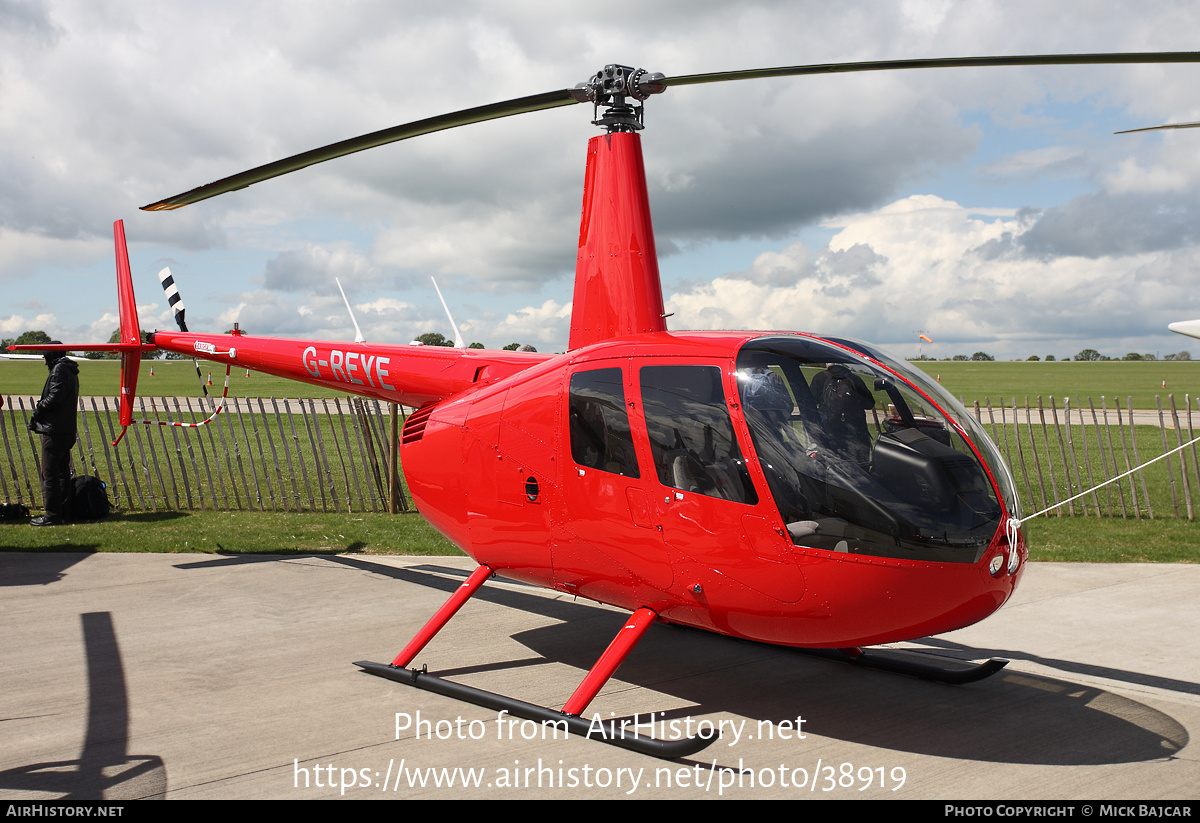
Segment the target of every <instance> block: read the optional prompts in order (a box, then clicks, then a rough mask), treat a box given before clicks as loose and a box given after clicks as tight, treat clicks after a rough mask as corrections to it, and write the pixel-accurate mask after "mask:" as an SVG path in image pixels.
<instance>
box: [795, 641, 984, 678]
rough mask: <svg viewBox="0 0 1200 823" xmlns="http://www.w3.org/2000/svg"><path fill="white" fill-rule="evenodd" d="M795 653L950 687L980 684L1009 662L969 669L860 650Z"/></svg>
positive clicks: (974, 664) (968, 667) (980, 665)
mask: <svg viewBox="0 0 1200 823" xmlns="http://www.w3.org/2000/svg"><path fill="white" fill-rule="evenodd" d="M797 651H801V652H804V653H805V654H811V655H815V656H817V657H823V658H825V659H827V660H836V661H837V662H839V663H849V664H851V665H853V666H859V667H861V668H864V669H878V670H879V671H884V672H892V673H894V674H906V675H908V676H909V677H918V678H920V679H921V680H932V681H934V682H937V683H949V684H950V685H952V686H961V685H963V684H964V683H974V682H976V681H977V680H983V679H984V678H985V677H991V676H992V675H993V674H995V673H996V672H998V671H1000V670H1001V669H1003V668H1004V667H1005V666H1007V665H1008V661H1007V660H1005V659H1004V658H1002V657H993V658H992V659H991V660H988V661H986V662H983V663H973V664H970V665H968V666H954V667H952V668H951V667H948V666H939V665H936V664H934V663H925V662H920V661H917V660H901V659H899V658H896V657H889V656H884V655H881V654H879V653H878V652H867V651H865V650H863V649H860V648H848V649H797Z"/></svg>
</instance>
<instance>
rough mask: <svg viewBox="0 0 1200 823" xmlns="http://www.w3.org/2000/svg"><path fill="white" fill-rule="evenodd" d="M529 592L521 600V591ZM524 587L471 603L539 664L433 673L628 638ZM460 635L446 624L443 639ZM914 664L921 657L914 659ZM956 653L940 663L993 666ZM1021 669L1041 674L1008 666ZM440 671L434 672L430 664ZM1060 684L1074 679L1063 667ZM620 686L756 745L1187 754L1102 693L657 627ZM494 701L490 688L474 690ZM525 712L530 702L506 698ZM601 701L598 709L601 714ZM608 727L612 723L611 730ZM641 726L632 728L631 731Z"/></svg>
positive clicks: (986, 758)
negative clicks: (506, 614)
mask: <svg viewBox="0 0 1200 823" xmlns="http://www.w3.org/2000/svg"><path fill="white" fill-rule="evenodd" d="M337 561H338V562H344V563H348V564H350V565H355V566H360V567H362V568H364V569H369V570H371V571H373V572H376V573H379V574H384V575H388V576H391V577H394V578H395V579H398V580H403V581H406V582H409V583H415V584H417V585H421V586H427V587H432V588H436V589H440V590H443V591H445V592H447V593H449V592H451V591H453V590H454V589H455V588H457V586H458V585H459V582H460V581H461V579H462V578H464V577H465V576H466V575H467V574H468V573H469V572H468V571H464V570H462V569H456V568H452V567H446V566H439V565H436V564H424V565H420V566H410V567H407V568H402V569H396V568H390V567H382V566H378V565H376V564H373V563H370V562H369V561H361V560H358V559H357V558H337ZM522 589H525V590H524V591H523V590H522ZM537 591H540V590H538V589H536V588H535V587H526V586H524V585H523V584H515V585H513V584H511V583H510V582H509V581H504V584H503V585H499V586H497V585H493V584H488V585H485V586H484V587H483V588H482V589H481V590H480V591H479V592H478V593H477V594H476V595H475V598H476V599H480V600H484V601H487V602H490V603H495V604H499V605H503V606H506V607H510V608H514V609H520V610H522V611H526V612H530V613H534V614H537V615H541V616H544V617H547V618H551V619H553V620H555V621H561V622H557V624H556V625H552V626H542V627H538V628H535V629H530V630H528V631H522V632H518V633H517V634H514V635H513V636H512V637H513V639H514V640H516V641H518V642H519V643H521V644H522V645H523V646H525V647H526V648H528V649H529V650H530V651H531V652H533V653H534V654H535V655H536V656H535V657H530V658H524V659H519V660H508V661H501V662H497V663H494V664H488V665H477V666H470V667H463V668H445V669H438V670H435V669H433V668H432V667H431V668H430V672H431V673H432V674H437V675H438V676H439V677H455V676H459V677H461V676H466V675H476V674H481V673H486V672H489V671H502V670H507V669H512V668H519V667H526V666H528V667H533V666H539V665H544V664H546V663H562V664H565V665H567V666H571V667H574V668H577V669H579V670H581V675H580V677H581V679H582V672H584V671H587V670H588V669H590V668H591V666H592V665H593V664H594V663H595V662H596V660H597V659H599V657H600V655H601V654H603V652H604V650H605V649H606V648H607V647H608V644H609V643H610V642H611V640H612V638H613V637H614V636H615V635H616V634H617V632H619V631H620V628H621V626H622V625H624V622H625V620H626V615H624V614H623V613H619V612H613V611H611V610H609V609H606V608H604V607H601V606H596V605H592V604H590V603H586V602H581V601H573V600H568V599H566V598H547V597H544V596H542V595H540V594H535V593H534V592H537ZM446 630H447V631H453V630H454V625H453V623H451V625H450V626H449V627H447V629H446ZM907 653H912V652H907ZM990 654H991V652H989V651H981V650H971V649H968V648H967V647H965V646H953V653H950V654H946V655H945V656H942V657H940V658H939V662H941V661H945V662H947V663H951V664H952V663H953V662H954V660H955V659H958V658H961V657H967V658H974V659H979V658H986V657H988V656H989V655H990ZM1012 657H1013V658H1014V659H1029V660H1037V659H1038V658H1036V657H1034V656H1030V655H1024V656H1023V655H1021V654H1019V653H1018V654H1013V655H1012ZM431 662H432V661H431ZM1063 669H1064V670H1072V669H1071V664H1068V663H1064V664H1063ZM1074 670H1075V671H1079V672H1080V673H1087V674H1094V675H1098V676H1103V677H1108V678H1110V679H1116V680H1122V681H1126V682H1130V683H1142V684H1147V685H1157V686H1158V687H1160V688H1168V689H1175V690H1179V691H1185V692H1189V693H1193V690H1194V689H1195V684H1190V683H1179V682H1176V681H1166V682H1157V681H1164V680H1165V679H1163V678H1153V677H1150V676H1146V675H1141V674H1140V673H1137V672H1126V671H1119V670H1112V669H1107V668H1104V667H1096V666H1076V667H1075V669H1074ZM617 678H618V679H619V680H620V681H622V682H624V683H629V684H631V685H634V686H637V687H640V688H644V689H647V690H650V691H654V692H657V693H659V694H660V695H664V696H666V698H669V699H666V700H664V701H663V702H665V703H668V704H669V703H672V702H674V703H676V704H677V703H678V702H679V701H683V702H686V703H687V704H689V705H688V706H687V707H683V708H678V707H675V708H668V707H666V706H663V705H657V706H646V714H642V715H640V719H641V720H642V722H643V723H644V722H646V717H647V715H648V714H649V713H651V712H653V714H654V716H655V719H656V720H657V721H662V720H667V721H670V720H673V719H682V718H684V717H686V716H689V715H690V716H692V717H698V716H699V715H703V714H708V713H713V714H716V713H724V712H729V713H732V714H735V715H738V716H740V717H744V718H747V719H748V721H749V722H748V723H747V726H746V729H747V731H748V732H749V733H750V734H751V735H754V736H755V737H758V736H759V734H760V733H761V734H769V733H770V732H771V731H772V728H771V727H772V726H776V725H777V724H779V723H781V722H784V721H789V722H791V723H793V724H795V722H796V719H797V717H800V716H802V717H803V718H805V721H806V723H805V725H804V727H803V728H804V730H805V732H806V733H807V734H811V735H816V736H820V737H824V738H834V739H839V740H843V741H846V742H851V743H859V744H862V745H867V746H872V747H876V748H883V749H892V750H895V751H906V752H912V753H916V754H926V755H933V756H938V757H951V758H956V759H968V760H977V761H983V762H996V763H1015V764H1030V765H1102V764H1113V763H1133V762H1144V761H1151V760H1160V759H1163V758H1167V757H1171V756H1173V755H1175V754H1176V753H1178V752H1179V751H1181V750H1182V749H1183V748H1184V747H1185V746H1186V745H1187V744H1188V742H1189V734H1188V731H1187V729H1186V728H1185V727H1184V726H1183V725H1182V724H1180V723H1179V722H1178V721H1176V720H1175V719H1174V718H1172V717H1170V716H1169V715H1167V714H1164V713H1162V712H1160V711H1158V710H1156V709H1153V708H1151V707H1149V706H1147V705H1145V704H1144V703H1140V702H1138V701H1136V700H1132V699H1129V698H1127V697H1124V696H1121V695H1117V694H1114V693H1112V692H1109V691H1106V690H1104V689H1102V688H1098V687H1095V686H1087V685H1081V684H1079V683H1075V682H1071V681H1069V680H1063V679H1058V678H1054V677H1044V676H1040V675H1034V674H1027V673H1024V672H1017V671H1002V672H1000V673H998V674H996V675H994V676H992V677H991V678H989V679H987V680H985V681H982V682H979V683H974V684H970V685H965V686H950V685H945V684H941V683H932V682H927V681H922V680H917V679H914V678H909V677H905V676H901V675H896V674H888V673H885V672H877V671H868V670H863V669H859V668H856V667H853V666H850V665H846V664H842V663H837V662H833V661H829V660H823V659H820V658H815V657H810V656H807V655H805V654H803V653H801V652H799V651H798V650H793V649H788V648H785V647H779V646H770V645H767V644H762V643H754V642H752V641H744V640H738V639H735V638H729V637H722V636H720V635H716V634H712V633H709V632H703V631H699V630H695V629H689V628H685V627H680V626H673V625H663V624H656V625H655V626H653V627H652V628H651V629H650V631H649V632H647V634H646V636H645V637H644V638H643V639H642V640H641V642H640V643H639V644H638V646H637V647H636V648H635V649H634V650H633V652H632V653H631V654H630V655H629V657H628V658H627V659H626V660H625V662H624V663H623V664H622V665H621V667H620V669H619V671H618V673H617ZM476 685H481V687H483V688H486V685H483V684H480V683H478V682H476ZM509 696H510V697H515V698H518V699H520V698H521V697H522V695H519V694H514V695H509ZM602 700H603V692H602V693H601V695H600V696H599V697H598V698H597V700H596V701H595V702H594V703H593V705H592V707H591V711H595V710H597V708H598V707H599V705H600V704H601V701H602ZM606 719H607V718H606ZM631 719H632V718H631Z"/></svg>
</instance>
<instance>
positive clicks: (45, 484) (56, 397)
mask: <svg viewBox="0 0 1200 823" xmlns="http://www.w3.org/2000/svg"><path fill="white" fill-rule="evenodd" d="M51 342H53V343H58V341H57V340H54V341H51ZM43 357H44V358H45V360H46V368H47V369H49V371H50V375H49V376H48V377H47V378H46V385H45V386H43V387H42V397H41V399H40V400H38V402H37V406H35V407H34V410H33V417H32V418H31V419H30V421H29V430H30V431H33V432H37V433H38V434H40V435H41V436H42V499H43V501H44V502H45V506H46V513H45V515H43V516H42V517H35V518H33V520H32V521H30V522H31V523H32V525H34V526H56V525H59V524H62V523H67V522H69V521H70V506H71V449H72V448H73V447H74V446H75V435H76V430H75V425H76V423H75V418H76V414H75V410H76V406H78V405H79V366H78V365H77V364H76V363H75V361H73V360H71V359H70V358H69V357H67V356H66V353H65V352H62V351H48V352H46V353H45V355H43Z"/></svg>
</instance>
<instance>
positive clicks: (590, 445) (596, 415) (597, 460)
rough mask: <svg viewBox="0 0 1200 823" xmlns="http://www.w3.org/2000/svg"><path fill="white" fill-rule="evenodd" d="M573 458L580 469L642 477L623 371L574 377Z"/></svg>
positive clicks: (571, 401)
mask: <svg viewBox="0 0 1200 823" xmlns="http://www.w3.org/2000/svg"><path fill="white" fill-rule="evenodd" d="M569 416H570V421H571V457H572V458H574V460H575V462H576V463H578V464H579V465H580V466H584V467H586V468H589V469H599V470H600V471H606V472H612V473H613V474H620V475H624V476H625V477H638V476H639V474H638V465H637V454H636V453H635V452H634V450H633V438H632V437H631V436H630V434H629V412H628V410H627V409H626V407H625V386H624V383H623V380H622V377H621V370H620V369H596V370H594V371H581V372H576V373H575V374H573V375H571V400H570V409H569Z"/></svg>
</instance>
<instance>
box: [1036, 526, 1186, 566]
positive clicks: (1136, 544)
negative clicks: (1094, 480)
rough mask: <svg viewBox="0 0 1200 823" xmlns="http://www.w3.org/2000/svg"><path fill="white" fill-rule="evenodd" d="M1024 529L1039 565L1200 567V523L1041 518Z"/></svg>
mask: <svg viewBox="0 0 1200 823" xmlns="http://www.w3.org/2000/svg"><path fill="white" fill-rule="evenodd" d="M1022 528H1023V530H1024V531H1025V536H1026V540H1027V541H1028V544H1029V557H1030V559H1031V560H1034V561H1039V560H1041V561H1058V562H1068V563H1200V523H1194V522H1193V523H1189V522H1188V521H1187V520H1175V519H1173V518H1171V519H1157V520H1120V519H1115V520H1114V519H1111V518H1095V517H1088V518H1083V517H1050V518H1040V517H1039V518H1038V519H1036V520H1031V521H1029V522H1028V523H1026V524H1025V525H1024V526H1023V527H1022Z"/></svg>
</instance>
